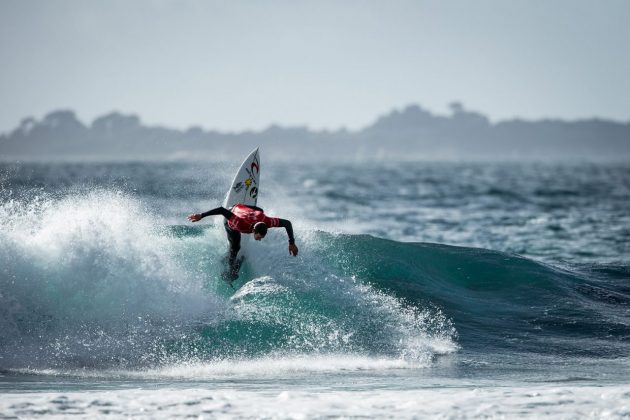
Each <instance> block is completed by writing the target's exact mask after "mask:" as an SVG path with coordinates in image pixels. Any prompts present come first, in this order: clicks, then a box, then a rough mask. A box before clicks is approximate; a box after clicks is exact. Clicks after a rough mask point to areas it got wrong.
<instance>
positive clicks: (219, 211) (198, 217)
mask: <svg viewBox="0 0 630 420" xmlns="http://www.w3.org/2000/svg"><path fill="white" fill-rule="evenodd" d="M217 215H222V216H223V217H225V218H226V219H228V220H230V217H232V216H233V215H234V214H233V213H232V212H231V211H229V210H228V209H226V208H225V207H217V208H216V209H212V210H208V211H207V212H205V213H194V214H191V215H190V216H188V220H190V221H191V222H198V221H200V220H201V219H203V218H204V217H207V216H217Z"/></svg>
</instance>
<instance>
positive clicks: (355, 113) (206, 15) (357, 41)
mask: <svg viewBox="0 0 630 420" xmlns="http://www.w3.org/2000/svg"><path fill="white" fill-rule="evenodd" d="M0 57H1V61H0V132H6V131H8V130H10V129H13V128H15V127H16V126H17V124H18V123H19V121H20V120H21V119H22V118H23V117H25V116H34V117H36V118H41V117H42V116H43V115H45V114H46V113H47V112H49V111H51V110H55V109H60V108H64V109H73V110H75V111H76V112H77V114H78V115H79V117H80V118H81V119H82V120H83V121H85V122H87V123H89V122H91V121H92V119H93V118H94V117H96V116H100V115H103V114H105V113H108V112H111V111H113V110H117V111H121V112H125V113H135V114H138V115H139V116H140V117H141V118H142V120H143V121H144V122H145V123H149V124H159V125H165V126H171V127H175V128H186V127H189V126H191V125H199V126H202V127H204V128H214V129H220V130H230V131H240V130H244V129H261V128H264V127H267V126H268V125H270V124H271V123H278V124H281V125H307V126H309V127H311V128H315V129H320V128H330V129H335V128H339V127H342V126H345V127H348V128H360V127H363V126H365V125H368V124H370V123H371V122H373V120H374V119H375V118H376V117H377V116H378V115H380V114H383V113H385V112H389V111H390V110H391V109H393V108H402V107H404V106H406V105H408V104H411V103H417V104H420V105H422V106H423V107H425V108H428V109H429V110H431V111H433V112H436V113H441V114H442V113H447V112H448V111H447V105H448V104H449V103H450V102H452V101H461V102H463V103H464V105H465V106H466V108H468V109H473V110H477V111H480V112H482V113H485V114H487V115H488V116H489V117H490V118H491V119H492V120H494V121H496V120H501V119H506V118H511V117H515V116H520V117H524V118H528V119H537V118H542V117H559V118H565V119H577V118H583V117H593V116H598V117H604V118H611V119H616V120H622V121H629V120H630V1H628V0H603V1H596V0H590V1H584V0H533V1H532V0H530V1H521V0H478V1H477V0H461V1H459V0H458V1H456V0H432V1H420V0H417V1H385V0H382V1H370V0H358V1H349V0H338V1H321V0H318V1H299V0H286V1H281V0H264V1H263V0H261V1H240V0H225V1H211V0H208V1H202V0H172V1H171V0H169V1H167V0H151V1H148V0H133V1H128V0H120V1H119V0H115V1H106V0H59V1H44V0H41V1H33V0H0Z"/></svg>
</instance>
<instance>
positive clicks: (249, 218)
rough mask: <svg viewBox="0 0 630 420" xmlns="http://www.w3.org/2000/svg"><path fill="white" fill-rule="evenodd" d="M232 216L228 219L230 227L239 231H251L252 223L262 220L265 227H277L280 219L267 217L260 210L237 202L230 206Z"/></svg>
mask: <svg viewBox="0 0 630 420" xmlns="http://www.w3.org/2000/svg"><path fill="white" fill-rule="evenodd" d="M231 212H232V217H230V219H229V220H228V226H229V227H230V229H232V230H235V231H237V232H241V233H252V232H253V231H254V225H255V224H256V223H258V222H263V223H265V224H266V225H267V227H270V228H273V227H279V226H280V219H278V218H277V217H269V216H267V215H266V214H265V213H263V212H262V211H260V210H255V209H252V208H249V207H247V206H246V205H244V204H237V205H235V206H234V207H232V210H231Z"/></svg>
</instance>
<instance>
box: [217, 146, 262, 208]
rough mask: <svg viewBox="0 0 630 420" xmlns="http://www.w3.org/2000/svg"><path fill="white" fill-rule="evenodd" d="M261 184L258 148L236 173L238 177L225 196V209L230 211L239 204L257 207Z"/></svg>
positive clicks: (235, 177)
mask: <svg viewBox="0 0 630 420" xmlns="http://www.w3.org/2000/svg"><path fill="white" fill-rule="evenodd" d="M259 183H260V157H259V154H258V148H256V149H254V150H253V151H252V152H251V153H250V154H249V156H247V157H246V158H245V160H244V161H243V163H242V164H241V167H240V168H239V170H238V171H237V172H236V176H234V180H233V181H232V184H231V185H230V189H229V190H228V192H227V195H226V196H225V201H224V202H223V207H225V208H226V209H229V208H232V207H233V206H234V205H235V204H238V203H242V204H246V205H250V206H255V205H256V203H257V202H258V189H259Z"/></svg>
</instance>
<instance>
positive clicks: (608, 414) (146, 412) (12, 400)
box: [0, 385, 630, 419]
mask: <svg viewBox="0 0 630 420" xmlns="http://www.w3.org/2000/svg"><path fill="white" fill-rule="evenodd" d="M0 413H2V415H4V416H7V417H11V416H15V417H24V418H38V417H46V418H67V417H68V416H72V417H73V418H95V417H102V416H105V415H115V416H118V417H132V418H184V417H195V418H198V419H211V418H274V419H285V418H292V419H296V418H298V419H299V418H315V417H317V418H319V417H334V418H337V417H346V418H347V417H366V418H440V419H468V418H470V419H480V418H483V419H488V418H497V419H498V418H536V419H540V418H543V419H559V418H560V419H569V418H571V419H572V418H593V419H602V418H606V419H616V418H627V417H628V416H629V415H630V386H627V385H617V386H604V387H602V386H592V385H590V386H556V385H531V386H482V387H475V386H474V385H473V386H453V387H445V388H440V387H426V388H420V389H412V390H387V389H385V390H383V389H378V390H375V389H372V390H355V391H348V390H338V389H335V390H328V389H325V388H324V389H323V388H321V387H319V388H314V389H305V388H291V387H286V388H283V387H274V388H271V389H269V388H267V389H264V390H261V391H258V392H256V391H249V390H247V391H244V390H241V389H239V388H238V387H234V388H221V389H216V388H204V387H195V388H191V389H172V388H171V389H157V390H155V389H153V390H142V389H125V390H114V391H111V390H108V391H88V392H12V393H9V394H4V395H2V398H1V399H0Z"/></svg>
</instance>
